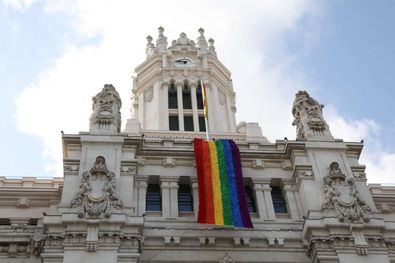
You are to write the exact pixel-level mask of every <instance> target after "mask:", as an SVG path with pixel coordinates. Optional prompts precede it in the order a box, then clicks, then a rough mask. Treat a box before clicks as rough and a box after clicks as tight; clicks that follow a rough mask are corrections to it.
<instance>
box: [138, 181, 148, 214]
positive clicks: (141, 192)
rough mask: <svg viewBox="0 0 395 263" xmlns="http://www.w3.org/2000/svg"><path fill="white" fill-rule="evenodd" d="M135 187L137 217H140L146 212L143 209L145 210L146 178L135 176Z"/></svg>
mask: <svg viewBox="0 0 395 263" xmlns="http://www.w3.org/2000/svg"><path fill="white" fill-rule="evenodd" d="M136 187H137V200H136V210H137V215H138V216H142V215H144V214H145V212H146V210H145V208H146V199H147V187H148V177H146V176H136Z"/></svg>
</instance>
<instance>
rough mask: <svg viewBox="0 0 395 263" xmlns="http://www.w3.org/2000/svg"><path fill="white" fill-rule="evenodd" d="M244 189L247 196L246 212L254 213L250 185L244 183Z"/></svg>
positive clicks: (253, 201)
mask: <svg viewBox="0 0 395 263" xmlns="http://www.w3.org/2000/svg"><path fill="white" fill-rule="evenodd" d="M244 189H245V193H246V197H247V205H248V212H250V213H256V206H255V198H254V194H253V193H252V190H251V187H249V186H248V185H246V186H245V187H244Z"/></svg>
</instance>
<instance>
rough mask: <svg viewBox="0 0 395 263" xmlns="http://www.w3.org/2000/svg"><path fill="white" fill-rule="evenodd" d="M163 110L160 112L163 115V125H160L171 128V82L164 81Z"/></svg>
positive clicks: (164, 128) (163, 127)
mask: <svg viewBox="0 0 395 263" xmlns="http://www.w3.org/2000/svg"><path fill="white" fill-rule="evenodd" d="M161 97H162V107H161V108H162V110H161V111H162V112H159V114H160V115H161V116H162V125H161V126H160V127H159V128H160V129H162V130H166V131H168V130H169V83H167V82H163V83H162V96H161Z"/></svg>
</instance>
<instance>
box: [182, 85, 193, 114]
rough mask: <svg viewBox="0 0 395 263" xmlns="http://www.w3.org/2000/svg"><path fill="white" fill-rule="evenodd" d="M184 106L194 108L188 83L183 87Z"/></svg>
mask: <svg viewBox="0 0 395 263" xmlns="http://www.w3.org/2000/svg"><path fill="white" fill-rule="evenodd" d="M182 106H183V108H184V109H192V100H191V90H190V89H189V88H188V86H187V85H185V86H184V88H183V89H182Z"/></svg>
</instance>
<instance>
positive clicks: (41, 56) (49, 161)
mask: <svg viewBox="0 0 395 263" xmlns="http://www.w3.org/2000/svg"><path fill="white" fill-rule="evenodd" d="M65 3H66V4H64V3H60V2H56V1H34V0H32V1H27V0H5V1H3V2H2V3H1V5H0V36H1V39H0V40H1V41H0V79H1V83H2V88H1V95H2V98H3V104H2V111H0V119H1V121H2V123H3V124H2V129H1V130H0V133H1V134H0V135H1V136H0V145H1V147H0V160H2V161H1V166H0V176H10V177H11V176H18V177H22V176H37V177H48V176H59V175H60V170H61V166H60V162H61V146H60V141H61V139H60V130H65V131H66V132H78V131H80V130H86V129H87V124H88V118H89V110H90V106H91V105H90V103H91V96H93V95H94V94H95V93H96V92H97V91H98V90H100V89H101V86H102V85H103V84H105V83H107V82H111V83H114V84H115V86H116V87H117V88H118V89H119V90H120V94H121V96H122V98H123V105H124V107H123V112H122V114H123V120H125V119H126V118H128V117H129V116H130V113H129V107H130V101H129V91H130V89H131V88H132V86H131V85H132V83H131V80H130V76H131V74H132V71H133V68H134V67H136V66H137V65H138V64H139V63H141V62H142V61H143V59H144V49H145V37H146V35H148V34H151V35H153V36H154V38H155V37H156V35H157V33H156V28H157V27H158V26H159V25H163V26H164V27H165V30H166V31H165V35H167V36H168V38H169V42H170V41H171V40H172V39H175V38H177V37H178V34H179V33H181V32H182V31H185V32H187V34H188V35H190V37H191V38H193V39H194V38H195V37H197V32H196V31H197V29H198V28H199V27H200V26H202V27H204V28H205V29H206V37H209V36H213V37H214V38H215V40H216V42H215V44H216V48H217V53H218V56H219V58H220V59H221V60H222V61H223V63H224V64H225V65H226V66H227V67H228V68H229V69H230V70H231V71H232V74H233V80H234V86H235V90H236V92H237V94H238V96H237V107H238V113H237V118H238V121H241V120H248V121H258V122H259V123H260V125H261V127H262V129H263V132H264V134H265V135H266V136H268V138H269V139H270V140H271V141H274V140H275V139H276V138H283V137H285V136H287V137H288V138H294V137H295V128H294V127H292V126H291V122H292V116H291V113H290V110H291V105H292V100H293V96H294V94H295V91H297V90H299V89H306V90H308V91H309V92H310V93H311V95H312V96H314V97H315V98H316V99H318V100H319V101H320V102H321V103H324V104H325V105H326V107H325V108H324V110H325V114H326V115H325V116H327V119H328V122H329V123H330V125H331V129H332V132H333V133H334V134H335V135H336V136H337V137H342V138H344V139H345V140H360V139H362V138H363V139H365V142H366V147H365V152H364V156H363V159H362V160H361V161H362V162H363V163H365V164H367V165H368V168H369V167H370V170H368V177H369V182H382V183H388V182H390V181H391V175H392V171H393V170H392V168H393V167H394V163H395V150H393V149H395V136H394V134H395V118H394V115H393V113H394V112H395V109H394V108H395V106H394V104H393V103H392V100H393V98H394V97H395V88H394V87H393V86H394V84H393V83H395V79H394V78H395V30H394V28H393V25H394V24H395V16H394V15H393V14H394V13H395V3H394V2H393V1H384V0H383V1H375V2H372V1H356V0H355V1H326V2H320V1H308V0H306V1H304V0H300V1H264V2H262V1H247V2H246V3H248V4H246V5H244V4H243V3H239V2H234V3H232V2H231V3H230V4H229V2H228V1H219V2H218V3H215V4H213V3H210V1H203V2H202V4H201V6H200V7H195V6H190V5H188V3H185V2H183V1H180V2H179V1H174V3H173V2H172V3H171V4H163V3H161V1H158V2H155V3H151V2H150V3H151V5H152V6H157V8H155V9H150V7H151V6H150V5H148V4H146V3H139V4H136V3H135V4H131V3H129V1H127V2H124V1H119V2H118V1H109V2H102V1H93V2H89V1H84V2H82V1H71V0H70V1H65ZM196 8H198V9H200V11H199V10H196ZM172 12H174V13H175V14H177V15H175V16H169V15H168V14H169V13H172ZM148 13H151V14H150V15H147V14H148ZM193 13H202V14H203V15H202V16H200V17H197V16H192V17H191V14H193ZM96 59H97V61H96ZM255 91H256V92H255ZM260 96H261V97H260ZM254 100H255V101H254ZM260 101H263V102H266V103H262V104H263V105H260V103H259V102H260ZM254 102H255V104H254ZM272 112H279V113H278V115H276V116H273V114H272ZM124 122H125V121H124ZM335 130H336V131H335Z"/></svg>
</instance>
